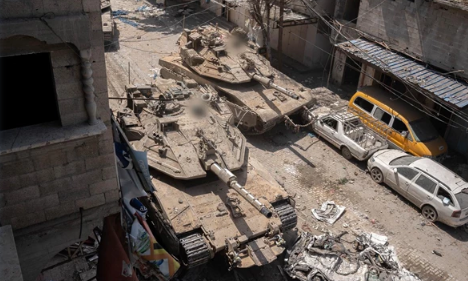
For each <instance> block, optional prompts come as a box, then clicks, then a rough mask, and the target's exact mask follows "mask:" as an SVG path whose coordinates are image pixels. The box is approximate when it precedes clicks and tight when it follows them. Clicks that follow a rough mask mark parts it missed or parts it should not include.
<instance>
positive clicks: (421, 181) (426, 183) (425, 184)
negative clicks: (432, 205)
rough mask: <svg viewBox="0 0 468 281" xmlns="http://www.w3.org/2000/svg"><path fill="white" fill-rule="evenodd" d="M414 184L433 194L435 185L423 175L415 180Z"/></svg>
mask: <svg viewBox="0 0 468 281" xmlns="http://www.w3.org/2000/svg"><path fill="white" fill-rule="evenodd" d="M416 184H417V185H419V186H420V187H422V188H424V189H425V190H426V191H427V192H429V193H434V190H435V188H436V186H437V183H436V182H435V181H433V180H431V179H430V178H428V177H426V176H425V175H420V176H419V178H418V179H417V180H416Z"/></svg>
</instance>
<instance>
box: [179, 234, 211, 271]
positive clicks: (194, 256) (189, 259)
mask: <svg viewBox="0 0 468 281" xmlns="http://www.w3.org/2000/svg"><path fill="white" fill-rule="evenodd" d="M180 245H181V247H182V250H183V251H184V253H183V255H184V259H185V260H184V262H185V263H186V266H187V267H188V268H194V267H196V266H199V265H202V264H205V263H207V262H208V261H209V260H210V259H211V252H210V249H209V248H208V245H207V244H206V242H205V239H203V236H202V235H200V234H199V233H194V234H191V235H189V236H186V237H184V238H181V239H180Z"/></svg>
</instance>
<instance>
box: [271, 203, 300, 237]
mask: <svg viewBox="0 0 468 281" xmlns="http://www.w3.org/2000/svg"><path fill="white" fill-rule="evenodd" d="M275 210H276V213H278V216H279V217H280V219H281V225H282V226H281V231H283V232H286V231H287V230H290V229H293V228H294V227H296V225H297V215H296V211H295V210H294V208H293V206H291V205H290V204H289V203H283V204H280V205H278V206H276V207H275Z"/></svg>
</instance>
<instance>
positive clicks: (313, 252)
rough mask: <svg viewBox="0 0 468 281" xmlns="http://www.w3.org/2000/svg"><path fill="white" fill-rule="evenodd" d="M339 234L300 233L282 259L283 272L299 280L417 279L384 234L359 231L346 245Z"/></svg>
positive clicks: (373, 280) (344, 233)
mask: <svg viewBox="0 0 468 281" xmlns="http://www.w3.org/2000/svg"><path fill="white" fill-rule="evenodd" d="M346 234H347V232H343V233H341V234H340V235H337V236H335V235H331V234H323V235H319V236H314V235H312V234H310V233H308V232H303V233H302V234H301V236H300V238H299V240H298V241H297V243H296V244H295V246H294V247H293V248H292V250H291V251H290V252H289V255H288V257H287V258H286V264H285V271H286V273H287V274H289V276H291V277H292V278H293V279H299V280H302V281H341V280H343V281H345V280H346V281H353V280H356V281H358V280H359V281H398V280H399V281H418V280H420V279H419V278H418V277H417V276H416V275H415V274H413V273H411V272H410V271H408V270H406V269H404V268H403V267H402V266H401V264H400V262H399V260H398V257H397V255H396V252H395V249H394V248H393V247H392V246H390V245H388V239H387V237H385V236H381V235H377V234H374V233H363V234H361V235H358V236H356V238H355V240H354V241H353V242H352V246H351V247H349V248H346V247H345V245H344V243H346V242H345V241H342V239H341V238H342V236H344V235H346Z"/></svg>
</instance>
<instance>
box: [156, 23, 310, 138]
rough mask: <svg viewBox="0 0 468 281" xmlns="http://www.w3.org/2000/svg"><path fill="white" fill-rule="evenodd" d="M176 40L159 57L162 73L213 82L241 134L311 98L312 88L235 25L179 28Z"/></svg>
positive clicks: (270, 123)
mask: <svg viewBox="0 0 468 281" xmlns="http://www.w3.org/2000/svg"><path fill="white" fill-rule="evenodd" d="M178 42H179V46H180V51H179V53H178V54H174V55H171V56H168V57H165V58H162V59H160V60H159V64H160V65H161V66H162V67H163V70H162V71H161V75H163V77H164V76H171V77H178V78H177V79H181V80H183V79H186V78H190V79H194V80H195V81H197V82H198V83H201V84H208V85H211V86H213V87H214V88H215V89H216V90H218V92H219V93H220V94H221V95H222V96H223V97H226V100H227V104H228V105H229V107H230V108H231V110H232V111H233V113H234V116H233V120H234V122H235V124H239V128H240V129H241V130H243V131H244V132H245V133H252V134H260V133H263V132H265V131H267V130H269V129H271V128H272V127H273V126H274V125H275V124H277V123H280V122H282V121H284V120H285V119H284V116H287V115H291V114H294V113H296V112H297V113H299V112H298V111H302V110H303V108H304V106H307V107H310V106H312V105H313V103H314V99H313V96H312V92H311V91H310V90H309V89H306V88H305V87H303V86H302V85H301V84H299V83H297V82H295V81H294V80H292V79H290V78H289V77H287V76H285V75H284V74H282V73H281V72H279V71H277V70H275V69H274V68H272V67H271V65H270V62H269V61H268V60H267V59H265V58H264V57H263V56H262V55H261V54H259V53H258V48H255V47H254V48H252V46H254V45H255V44H254V43H253V42H250V41H248V37H247V36H246V34H245V32H243V31H242V30H241V29H239V28H236V29H234V30H233V31H232V32H228V31H226V30H223V29H221V28H218V27H217V26H216V27H215V26H204V27H199V28H197V29H193V30H184V32H183V33H182V34H181V36H180V38H179V41H178Z"/></svg>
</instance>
